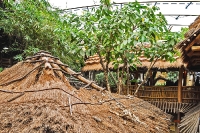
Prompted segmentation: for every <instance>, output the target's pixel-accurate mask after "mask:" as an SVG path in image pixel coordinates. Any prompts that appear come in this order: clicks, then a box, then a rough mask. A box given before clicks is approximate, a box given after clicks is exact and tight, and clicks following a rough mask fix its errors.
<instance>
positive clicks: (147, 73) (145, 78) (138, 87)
mask: <svg viewBox="0 0 200 133" xmlns="http://www.w3.org/2000/svg"><path fill="white" fill-rule="evenodd" d="M157 59H158V57H157V58H156V59H155V60H154V61H153V62H151V65H150V66H149V68H148V70H147V72H146V74H145V77H144V80H143V81H142V83H141V84H139V85H138V86H137V89H136V90H135V93H134V96H137V93H138V90H139V89H140V87H141V86H142V85H143V84H144V83H145V81H146V80H147V77H148V75H149V71H150V70H151V68H152V67H153V65H154V64H155V63H156V61H157Z"/></svg>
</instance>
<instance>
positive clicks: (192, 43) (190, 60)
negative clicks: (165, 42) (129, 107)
mask: <svg viewBox="0 0 200 133" xmlns="http://www.w3.org/2000/svg"><path fill="white" fill-rule="evenodd" d="M177 48H179V49H180V50H181V54H182V55H181V57H182V59H183V62H184V63H186V64H187V67H188V69H191V70H200V58H199V56H200V16H198V17H197V18H196V19H195V21H194V22H193V23H192V24H191V25H190V26H189V31H188V32H187V33H185V39H184V40H183V41H181V42H180V43H178V44H177Z"/></svg>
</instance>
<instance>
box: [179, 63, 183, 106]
mask: <svg viewBox="0 0 200 133" xmlns="http://www.w3.org/2000/svg"><path fill="white" fill-rule="evenodd" d="M182 80H183V66H181V68H179V79H178V103H181V102H182Z"/></svg>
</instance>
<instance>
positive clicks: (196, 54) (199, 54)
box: [187, 51, 200, 57]
mask: <svg viewBox="0 0 200 133" xmlns="http://www.w3.org/2000/svg"><path fill="white" fill-rule="evenodd" d="M187 56H189V57H191V56H200V52H193V51H190V52H189V53H188V54H187Z"/></svg>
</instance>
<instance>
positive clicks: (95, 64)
mask: <svg viewBox="0 0 200 133" xmlns="http://www.w3.org/2000/svg"><path fill="white" fill-rule="evenodd" d="M175 58H176V60H175V61H174V62H169V61H165V60H161V59H158V60H157V61H156V63H155V64H154V66H153V69H154V68H157V69H167V68H175V69H176V68H180V67H181V66H182V65H185V64H184V63H183V61H182V59H181V58H179V57H175ZM139 60H140V62H141V64H136V66H137V67H138V68H148V67H149V66H150V64H151V61H150V60H149V59H147V58H146V57H144V56H141V57H139ZM120 66H122V65H120ZM108 67H109V68H110V69H113V68H114V65H113V64H112V63H110V64H109V65H108ZM94 70H96V71H100V70H103V68H102V66H101V64H100V58H99V56H98V55H94V56H90V57H89V58H88V59H87V60H86V62H85V66H84V67H83V68H82V71H94Z"/></svg>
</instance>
